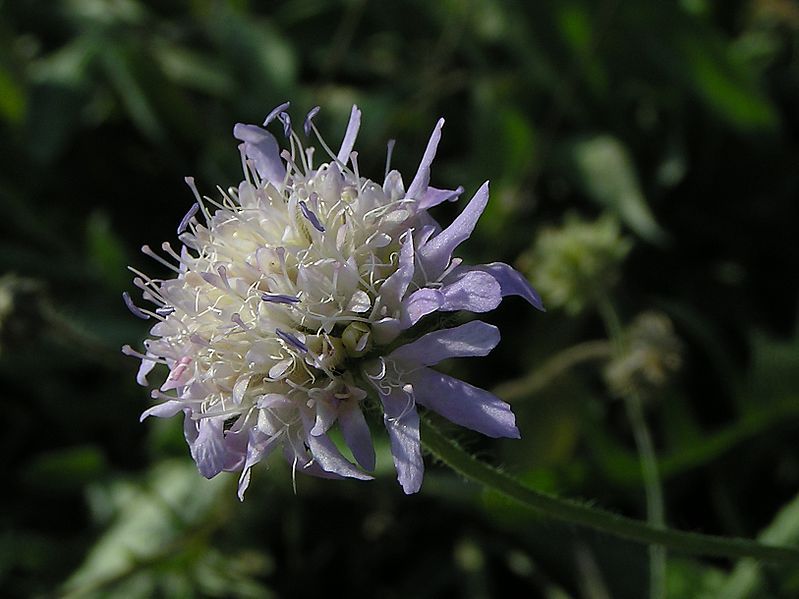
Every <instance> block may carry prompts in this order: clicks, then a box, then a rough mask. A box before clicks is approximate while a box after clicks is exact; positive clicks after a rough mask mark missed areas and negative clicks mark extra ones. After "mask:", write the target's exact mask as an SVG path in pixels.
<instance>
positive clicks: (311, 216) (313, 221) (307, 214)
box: [299, 200, 325, 233]
mask: <svg viewBox="0 0 799 599" xmlns="http://www.w3.org/2000/svg"><path fill="white" fill-rule="evenodd" d="M299 205H300V210H301V211H302V215H303V216H304V217H305V218H306V219H308V222H310V223H311V224H312V225H313V228H314V229H316V230H317V231H319V232H320V233H324V232H325V228H324V226H322V223H320V222H319V218H318V217H317V216H316V214H314V213H313V212H312V211H311V209H310V208H308V206H307V205H306V204H305V202H303V201H302V200H300V202H299Z"/></svg>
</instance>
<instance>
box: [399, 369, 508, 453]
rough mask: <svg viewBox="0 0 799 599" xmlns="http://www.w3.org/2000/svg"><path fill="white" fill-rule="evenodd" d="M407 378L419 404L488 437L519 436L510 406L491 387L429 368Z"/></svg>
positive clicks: (413, 373) (415, 372) (414, 372)
mask: <svg viewBox="0 0 799 599" xmlns="http://www.w3.org/2000/svg"><path fill="white" fill-rule="evenodd" d="M408 382H410V383H411V384H412V385H413V389H414V394H415V397H416V401H417V402H418V403H419V404H420V405H423V406H425V407H426V408H430V409H431V410H433V411H435V412H438V413H439V414H441V415H442V416H443V417H444V418H446V419H447V420H451V421H452V422H454V423H455V424H460V425H461V426H465V427H466V428H470V429H472V430H476V431H477V432H480V433H483V434H484V435H488V436H489V437H511V438H514V439H518V438H519V437H520V435H519V429H517V428H516V417H515V416H514V415H513V412H511V409H510V406H509V405H508V404H507V403H505V402H504V401H502V400H501V399H499V398H498V397H496V396H495V395H492V394H491V393H489V392H488V391H485V390H483V389H479V388H477V387H474V386H472V385H470V384H468V383H464V382H463V381H461V380H458V379H456V378H453V377H451V376H447V375H446V374H441V373H440V372H436V371H435V370H432V369H430V368H420V369H418V370H415V371H413V372H412V373H410V374H409V375H408Z"/></svg>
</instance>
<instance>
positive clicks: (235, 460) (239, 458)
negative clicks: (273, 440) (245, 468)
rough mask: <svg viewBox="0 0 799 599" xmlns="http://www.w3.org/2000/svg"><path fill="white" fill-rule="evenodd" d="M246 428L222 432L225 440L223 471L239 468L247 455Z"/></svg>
mask: <svg viewBox="0 0 799 599" xmlns="http://www.w3.org/2000/svg"><path fill="white" fill-rule="evenodd" d="M247 437H248V434H247V430H246V429H242V430H236V431H234V430H228V431H227V432H225V433H224V440H225V465H224V467H223V468H222V469H223V470H224V471H225V472H235V471H237V470H240V469H241V467H242V465H243V464H244V462H245V458H246V457H247V447H248V442H247Z"/></svg>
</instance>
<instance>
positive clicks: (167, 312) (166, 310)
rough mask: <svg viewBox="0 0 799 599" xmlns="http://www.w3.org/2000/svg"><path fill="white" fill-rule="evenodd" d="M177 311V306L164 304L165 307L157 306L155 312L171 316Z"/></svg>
mask: <svg viewBox="0 0 799 599" xmlns="http://www.w3.org/2000/svg"><path fill="white" fill-rule="evenodd" d="M174 311H175V308H173V307H172V306H164V307H163V308H156V309H155V313H156V314H158V315H159V316H169V315H170V314H172V313H173V312H174Z"/></svg>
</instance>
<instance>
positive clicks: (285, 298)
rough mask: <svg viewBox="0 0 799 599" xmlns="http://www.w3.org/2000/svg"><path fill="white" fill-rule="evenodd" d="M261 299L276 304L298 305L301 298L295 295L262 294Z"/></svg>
mask: <svg viewBox="0 0 799 599" xmlns="http://www.w3.org/2000/svg"><path fill="white" fill-rule="evenodd" d="M261 299H262V300H264V301H265V302H272V303H275V304H296V303H298V302H299V301H300V298H298V297H296V296H293V295H284V294H282V293H268V292H266V293H262V294H261Z"/></svg>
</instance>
